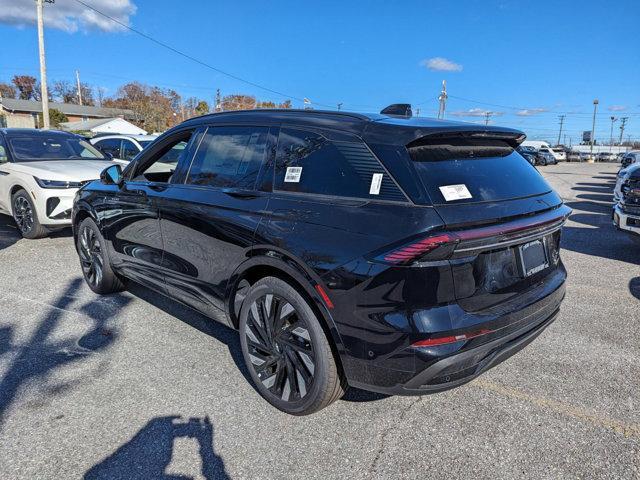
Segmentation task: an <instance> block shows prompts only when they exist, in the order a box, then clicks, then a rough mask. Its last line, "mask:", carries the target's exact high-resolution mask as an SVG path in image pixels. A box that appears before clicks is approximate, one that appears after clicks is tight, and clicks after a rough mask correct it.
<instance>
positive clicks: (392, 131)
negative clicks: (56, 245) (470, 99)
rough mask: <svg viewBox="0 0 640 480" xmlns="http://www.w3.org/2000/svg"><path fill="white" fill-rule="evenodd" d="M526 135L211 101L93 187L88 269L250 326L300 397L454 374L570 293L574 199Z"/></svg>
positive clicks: (269, 396)
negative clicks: (533, 160) (565, 253)
mask: <svg viewBox="0 0 640 480" xmlns="http://www.w3.org/2000/svg"><path fill="white" fill-rule="evenodd" d="M522 140H524V135H523V134H522V132H519V131H516V130H511V129H507V128H499V127H491V126H478V125H472V124H465V123H454V122H444V121H435V120H428V119H423V118H411V117H410V115H409V114H407V115H406V116H403V115H382V114H373V115H361V114H353V113H342V112H321V111H308V110H307V111H296V110H258V111H243V112H225V113H219V114H214V115H207V116H203V117H198V118H194V119H191V120H188V121H186V122H184V123H183V124H181V125H179V126H178V127H176V128H173V129H171V130H170V131H168V132H166V133H165V134H164V135H162V136H161V137H159V138H158V139H157V140H156V141H155V142H154V143H153V144H152V145H150V146H149V147H147V149H145V150H144V151H143V152H141V153H140V154H139V155H138V156H137V157H136V158H135V159H134V161H132V162H131V164H129V165H128V166H127V167H126V168H125V170H124V171H121V170H120V168H121V167H120V166H119V165H114V166H112V167H109V168H108V169H107V170H105V171H104V172H103V174H102V177H101V180H100V181H95V182H92V183H90V184H89V185H87V186H85V187H84V188H82V189H81V190H80V191H79V193H78V195H77V197H76V200H75V206H74V210H73V225H74V238H75V241H76V247H77V250H78V254H79V256H80V262H81V266H82V271H83V273H84V277H85V279H86V281H87V282H88V284H89V286H90V287H91V288H92V289H93V290H94V291H95V292H98V293H111V292H115V291H117V290H120V289H122V288H123V286H124V282H125V279H130V280H133V281H135V282H137V283H141V284H144V285H146V286H148V287H150V288H152V289H154V290H157V291H158V292H160V293H162V294H165V295H168V296H170V297H172V298H174V299H176V300H178V301H180V302H182V303H184V304H187V305H189V306H191V307H193V308H195V309H197V310H199V311H200V312H203V313H204V314H205V315H207V316H209V317H211V318H213V319H216V320H218V321H220V322H222V323H224V324H226V325H229V326H230V327H232V328H235V329H238V330H239V331H240V338H241V345H242V352H243V355H244V359H245V361H246V364H247V365H248V370H249V372H250V374H251V377H252V378H253V381H254V382H255V386H256V389H257V390H258V392H259V393H260V394H261V395H262V396H263V397H264V398H265V399H266V400H268V401H269V402H270V403H272V404H273V405H274V406H276V407H277V408H279V409H281V410H283V411H285V412H288V413H291V414H296V415H303V414H308V413H312V412H314V411H317V410H319V409H321V408H323V407H325V406H327V405H328V404H330V403H331V402H333V401H335V400H336V399H338V398H340V396H341V395H342V394H343V392H344V389H345V388H346V387H347V386H348V385H351V386H354V387H359V388H363V389H367V390H371V391H375V392H380V393H386V394H408V395H416V394H425V393H431V392H436V391H441V390H445V389H448V388H452V387H455V386H458V385H461V384H463V383H465V382H468V381H469V380H471V379H473V378H474V377H476V376H477V375H479V374H480V373H482V372H484V371H485V370H487V369H489V368H491V367H493V366H494V365H496V364H498V363H499V362H501V361H503V360H504V359H506V358H507V357H509V356H510V355H512V354H514V353H515V352H517V351H518V350H520V349H522V348H523V347H524V346H525V345H527V344H528V343H529V342H531V341H532V340H533V339H534V338H535V337H537V336H538V335H539V334H540V333H541V332H542V331H543V330H544V329H545V328H546V327H547V326H548V325H549V324H550V323H551V322H552V321H553V320H554V318H555V316H556V314H557V313H558V309H559V307H560V303H561V301H562V299H563V297H564V294H565V289H564V282H565V278H566V271H565V268H564V266H563V265H562V262H561V261H560V255H559V251H560V228H561V226H562V224H563V223H564V221H565V220H566V218H567V216H568V214H569V213H570V209H569V208H568V207H566V206H565V205H563V203H562V200H561V199H560V197H559V196H558V195H557V194H556V193H555V192H554V191H553V190H552V189H551V187H550V186H549V185H548V184H547V183H546V181H545V180H544V179H543V178H542V176H541V175H540V174H539V173H538V171H537V170H536V169H535V168H534V167H532V166H531V165H530V164H529V163H528V162H527V161H526V160H524V159H523V158H522V156H520V155H519V154H518V153H517V152H516V150H515V149H516V148H517V147H518V145H519V144H520V142H522ZM176 152H177V153H178V154H176Z"/></svg>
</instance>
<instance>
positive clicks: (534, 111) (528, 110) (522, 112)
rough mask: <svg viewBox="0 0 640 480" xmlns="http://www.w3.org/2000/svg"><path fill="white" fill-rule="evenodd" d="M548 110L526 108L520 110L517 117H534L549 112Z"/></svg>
mask: <svg viewBox="0 0 640 480" xmlns="http://www.w3.org/2000/svg"><path fill="white" fill-rule="evenodd" d="M548 111H549V110H547V109H546V108H525V109H524V110H518V111H517V112H516V115H518V116H519V117H531V116H533V115H537V114H538V113H544V112H548Z"/></svg>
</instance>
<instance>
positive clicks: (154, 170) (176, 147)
mask: <svg viewBox="0 0 640 480" xmlns="http://www.w3.org/2000/svg"><path fill="white" fill-rule="evenodd" d="M193 133H194V132H193V131H192V130H187V131H184V132H181V133H180V134H179V135H178V136H176V137H174V139H173V140H171V141H169V142H168V143H166V144H165V145H164V146H163V147H162V149H161V150H159V151H158V152H156V153H155V154H154V155H153V156H151V157H149V156H148V155H147V157H146V158H145V156H144V155H141V156H140V157H138V158H137V160H136V162H137V163H138V164H139V165H140V166H139V167H138V168H140V169H141V170H138V171H136V173H135V177H134V178H133V179H132V180H134V181H149V182H156V183H168V182H170V181H171V180H172V177H173V174H174V173H175V172H176V170H177V168H178V163H180V162H181V161H183V162H185V161H188V157H187V156H188V155H189V152H190V151H191V149H189V148H188V146H189V142H190V140H191V138H192V137H193ZM183 165H184V163H183Z"/></svg>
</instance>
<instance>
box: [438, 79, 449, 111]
mask: <svg viewBox="0 0 640 480" xmlns="http://www.w3.org/2000/svg"><path fill="white" fill-rule="evenodd" d="M447 98H449V96H448V95H447V81H446V80H443V81H442V91H441V92H440V95H439V96H438V100H439V101H440V106H439V107H438V118H440V119H444V112H445V110H446V108H447Z"/></svg>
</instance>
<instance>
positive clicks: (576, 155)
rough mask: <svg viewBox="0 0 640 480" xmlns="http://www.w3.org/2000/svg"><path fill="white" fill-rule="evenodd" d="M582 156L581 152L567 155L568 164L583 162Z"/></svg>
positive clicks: (571, 152)
mask: <svg viewBox="0 0 640 480" xmlns="http://www.w3.org/2000/svg"><path fill="white" fill-rule="evenodd" d="M581 161H582V155H581V154H580V152H575V151H573V150H572V151H570V152H568V153H567V162H581Z"/></svg>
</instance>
